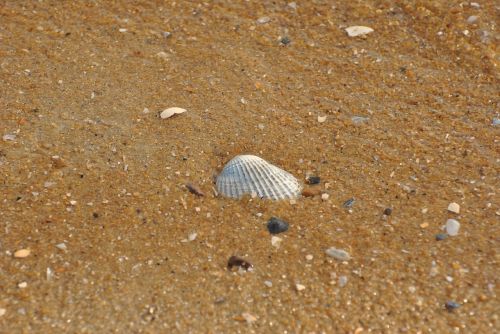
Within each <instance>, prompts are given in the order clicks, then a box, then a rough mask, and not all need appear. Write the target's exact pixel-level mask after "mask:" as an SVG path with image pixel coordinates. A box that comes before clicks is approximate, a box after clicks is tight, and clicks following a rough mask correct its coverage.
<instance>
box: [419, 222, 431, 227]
mask: <svg viewBox="0 0 500 334" xmlns="http://www.w3.org/2000/svg"><path fill="white" fill-rule="evenodd" d="M428 227H429V223H427V222H425V223H422V224H420V228H428Z"/></svg>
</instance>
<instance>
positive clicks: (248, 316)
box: [241, 312, 257, 324]
mask: <svg viewBox="0 0 500 334" xmlns="http://www.w3.org/2000/svg"><path fill="white" fill-rule="evenodd" d="M241 316H242V317H243V319H245V321H246V322H247V323H249V324H251V323H253V322H255V321H257V317H255V316H254V315H252V314H250V313H247V312H244V313H242V314H241Z"/></svg>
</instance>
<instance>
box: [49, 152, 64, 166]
mask: <svg viewBox="0 0 500 334" xmlns="http://www.w3.org/2000/svg"><path fill="white" fill-rule="evenodd" d="M51 160H52V165H53V166H54V167H55V168H64V167H66V166H67V165H66V162H65V161H64V160H63V159H62V158H61V157H60V156H58V155H53V156H52V157H51Z"/></svg>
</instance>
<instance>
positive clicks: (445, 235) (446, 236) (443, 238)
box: [436, 233, 448, 241]
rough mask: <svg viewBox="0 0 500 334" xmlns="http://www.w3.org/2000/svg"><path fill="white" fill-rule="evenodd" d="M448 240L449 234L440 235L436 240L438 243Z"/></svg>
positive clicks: (437, 235)
mask: <svg viewBox="0 0 500 334" xmlns="http://www.w3.org/2000/svg"><path fill="white" fill-rule="evenodd" d="M446 238H448V234H446V233H438V234H436V240H437V241H442V240H445V239H446Z"/></svg>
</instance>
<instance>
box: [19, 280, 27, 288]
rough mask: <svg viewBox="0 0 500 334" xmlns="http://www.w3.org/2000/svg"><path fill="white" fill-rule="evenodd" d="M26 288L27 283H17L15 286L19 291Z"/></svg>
mask: <svg viewBox="0 0 500 334" xmlns="http://www.w3.org/2000/svg"><path fill="white" fill-rule="evenodd" d="M27 286H28V283H26V282H21V283H19V284H18V285H17V287H18V288H19V289H24V288H26V287H27Z"/></svg>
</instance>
